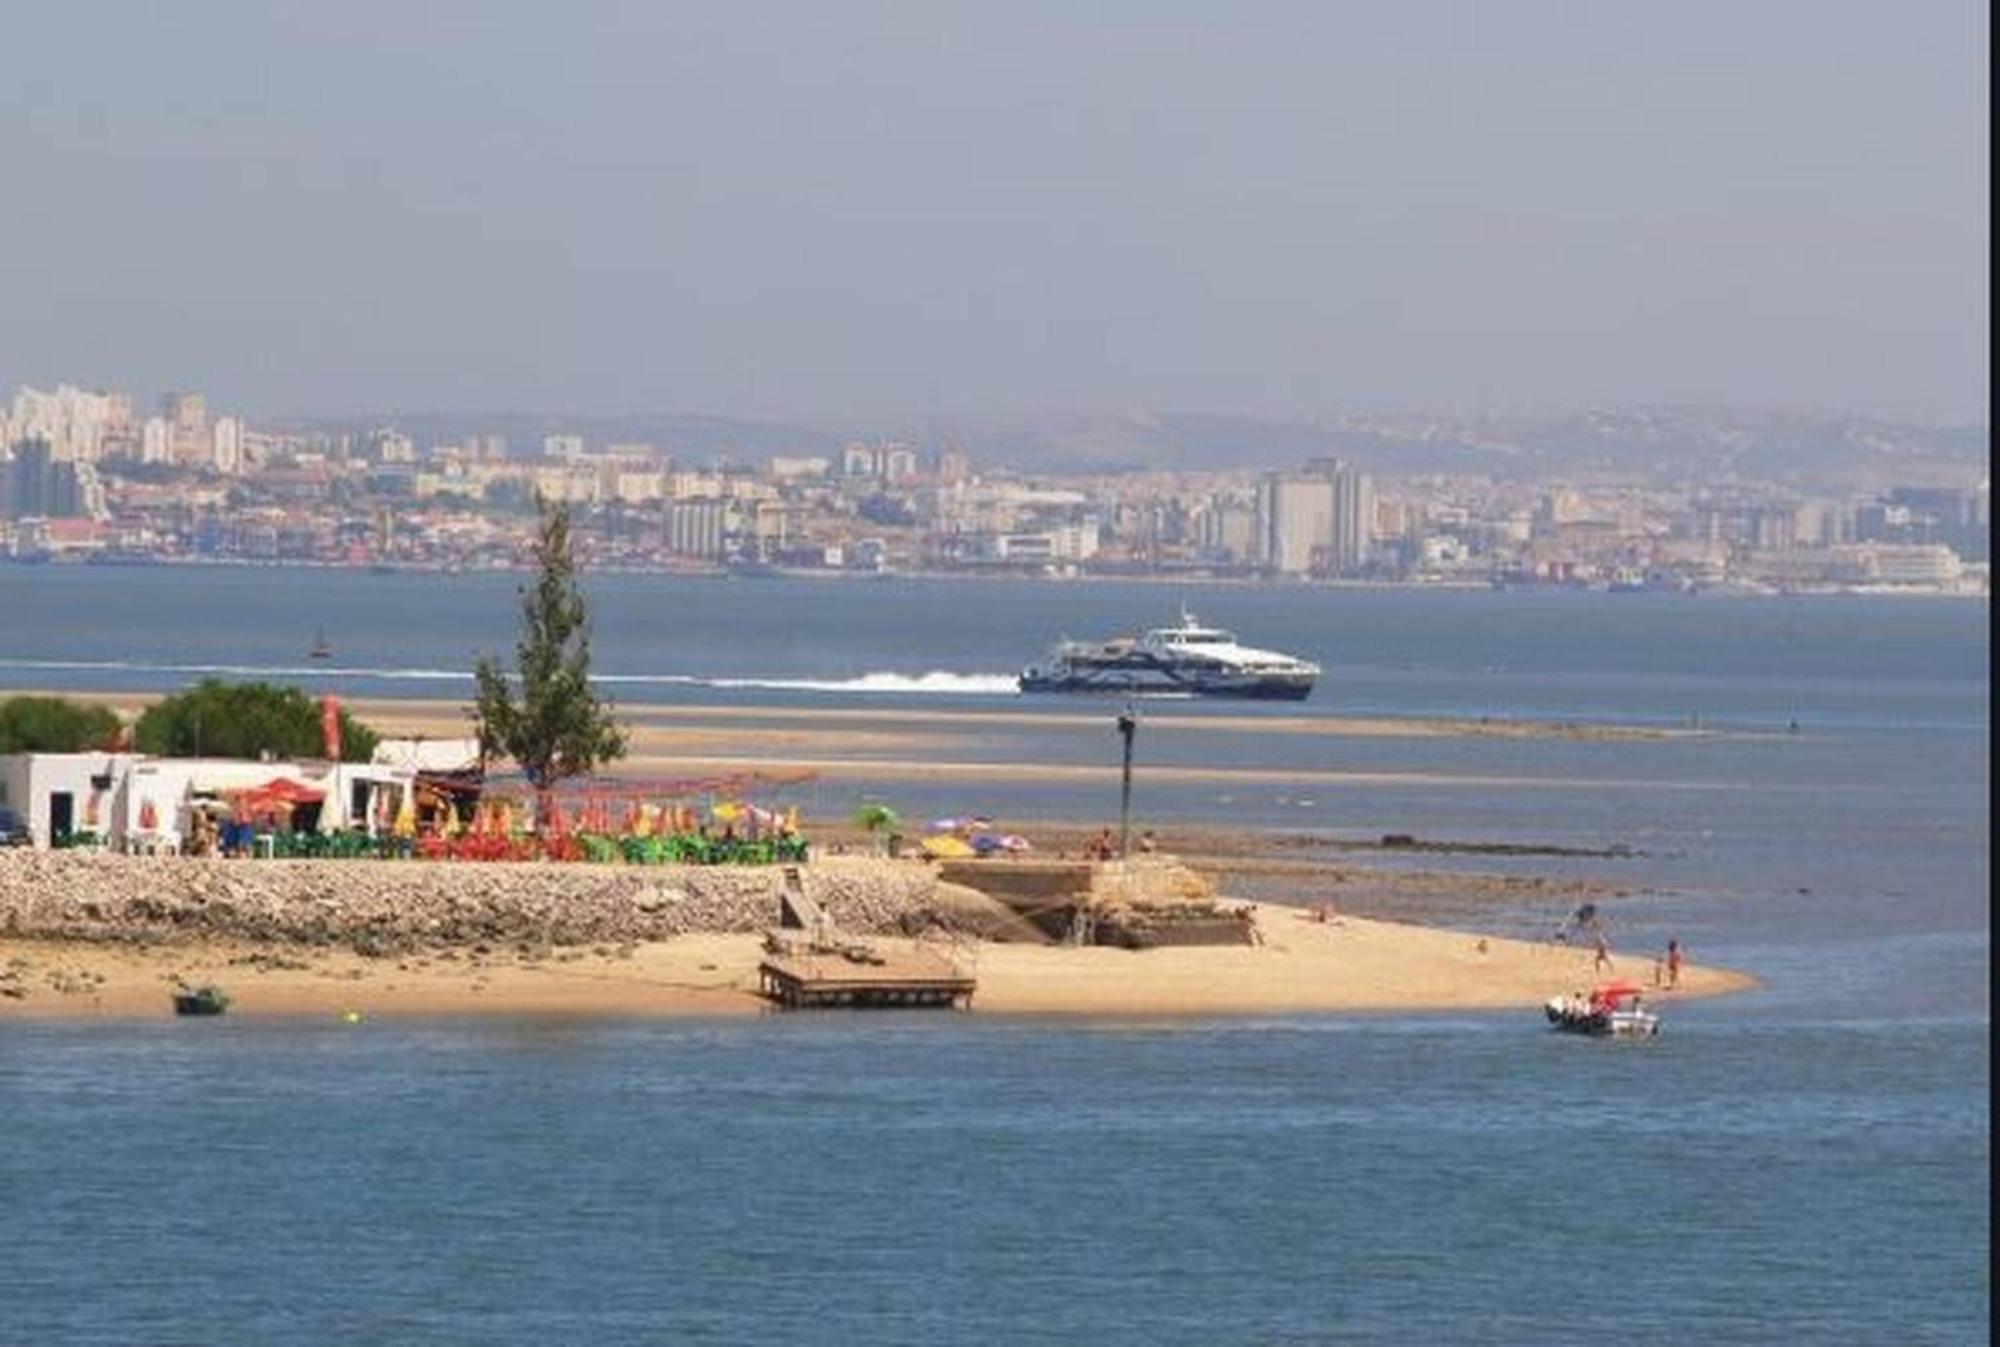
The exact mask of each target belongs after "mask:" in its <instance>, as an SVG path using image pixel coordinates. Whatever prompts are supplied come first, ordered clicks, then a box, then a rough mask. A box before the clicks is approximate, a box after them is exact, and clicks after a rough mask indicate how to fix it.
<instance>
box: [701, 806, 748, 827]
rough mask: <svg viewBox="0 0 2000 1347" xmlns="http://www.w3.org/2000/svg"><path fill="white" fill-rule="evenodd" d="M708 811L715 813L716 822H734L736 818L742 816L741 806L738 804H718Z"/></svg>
mask: <svg viewBox="0 0 2000 1347" xmlns="http://www.w3.org/2000/svg"><path fill="white" fill-rule="evenodd" d="M709 812H710V813H711V814H714V815H715V821H716V822H717V823H734V822H736V820H737V819H739V818H741V817H743V806H742V805H740V804H719V805H717V806H715V808H713V809H711V810H710V811H709Z"/></svg>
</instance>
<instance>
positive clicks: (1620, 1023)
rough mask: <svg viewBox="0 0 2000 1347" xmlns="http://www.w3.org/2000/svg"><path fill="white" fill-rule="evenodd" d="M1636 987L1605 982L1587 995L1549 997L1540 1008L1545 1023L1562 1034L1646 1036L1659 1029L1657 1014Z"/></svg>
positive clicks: (1609, 1036)
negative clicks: (1648, 1007) (1545, 1003)
mask: <svg viewBox="0 0 2000 1347" xmlns="http://www.w3.org/2000/svg"><path fill="white" fill-rule="evenodd" d="M1643 1001H1644V998H1643V995H1642V993H1641V991H1640V989H1639V988H1637V987H1635V986H1633V985H1632V984H1631V983H1629V982H1607V983H1605V984H1604V985H1603V986H1601V987H1598V988H1596V989H1595V990H1593V991H1592V992H1591V993H1590V994H1589V995H1588V996H1585V995H1582V994H1576V995H1571V996H1552V997H1550V998H1549V1001H1548V1004H1547V1005H1545V1006H1544V1007H1542V1009H1543V1012H1544V1013H1545V1014H1547V1016H1548V1018H1549V1024H1550V1025H1551V1026H1553V1027H1554V1028H1556V1029H1559V1030H1561V1031H1562V1032H1564V1033H1569V1034H1588V1035H1589V1036H1591V1037H1593V1038H1650V1037H1652V1036H1653V1035H1654V1034H1657V1033H1659V1032H1660V1017H1659V1016H1658V1015H1655V1014H1654V1013H1653V1012H1652V1011H1650V1010H1647V1009H1646V1008H1645V1005H1644V1004H1643Z"/></svg>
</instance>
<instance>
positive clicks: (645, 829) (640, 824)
mask: <svg viewBox="0 0 2000 1347" xmlns="http://www.w3.org/2000/svg"><path fill="white" fill-rule="evenodd" d="M652 835H653V806H651V805H649V804H646V803H645V802H643V801H641V802H640V805H639V809H638V812H637V813H635V814H634V815H633V816H632V836H634V837H651V836H652Z"/></svg>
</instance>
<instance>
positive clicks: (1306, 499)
mask: <svg viewBox="0 0 2000 1347" xmlns="http://www.w3.org/2000/svg"><path fill="white" fill-rule="evenodd" d="M1332 521H1333V483H1332V482H1330V481H1327V480H1326V479H1325V478H1323V477H1305V476H1297V475H1288V474H1285V473H1277V472H1273V473H1266V474H1265V475H1264V478H1263V480H1261V481H1259V482H1258V483H1257V563H1258V564H1259V565H1261V566H1264V567H1266V568H1267V569H1270V570H1274V571H1279V572H1282V573H1284V574H1286V575H1305V574H1307V573H1308V572H1310V571H1311V570H1312V569H1313V566H1314V564H1315V558H1316V557H1317V555H1318V554H1319V553H1320V552H1321V551H1322V550H1323V549H1324V548H1325V546H1326V543H1327V539H1328V537H1329V536H1330V535H1331V532H1332V527H1333V523H1332Z"/></svg>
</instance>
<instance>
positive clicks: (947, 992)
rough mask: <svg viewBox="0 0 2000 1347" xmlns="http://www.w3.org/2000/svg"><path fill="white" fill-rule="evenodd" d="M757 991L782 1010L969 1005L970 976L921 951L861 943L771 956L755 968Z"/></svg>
mask: <svg viewBox="0 0 2000 1347" xmlns="http://www.w3.org/2000/svg"><path fill="white" fill-rule="evenodd" d="M757 980H758V990H759V991H760V993H761V994H762V995H764V996H765V997H766V998H768V999H770V1000H771V1001H774V1002H776V1003H777V1004H778V1005H780V1006H782V1007H784V1008H785V1009H787V1010H816V1009H835V1008H841V1009H854V1010H895V1009H939V1010H944V1009H951V1008H953V1007H956V1006H961V1005H962V1006H965V1007H967V1008H970V1007H971V1005H972V993H973V990H974V988H975V986H976V985H977V982H976V979H974V978H973V977H972V976H971V975H970V974H967V973H966V972H964V971H963V970H961V969H960V968H959V967H958V966H957V965H956V964H953V963H952V962H951V961H950V960H948V959H945V958H943V957H941V956H939V955H935V954H930V953H926V952H924V951H921V950H910V951H899V952H891V953H876V952H874V951H873V950H865V949H864V948H862V947H849V948H847V949H810V950H804V951H793V952H788V953H783V954H774V955H772V956H771V957H769V958H767V959H765V960H764V961H763V962H762V963H761V964H759V965H758V967H757Z"/></svg>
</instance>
